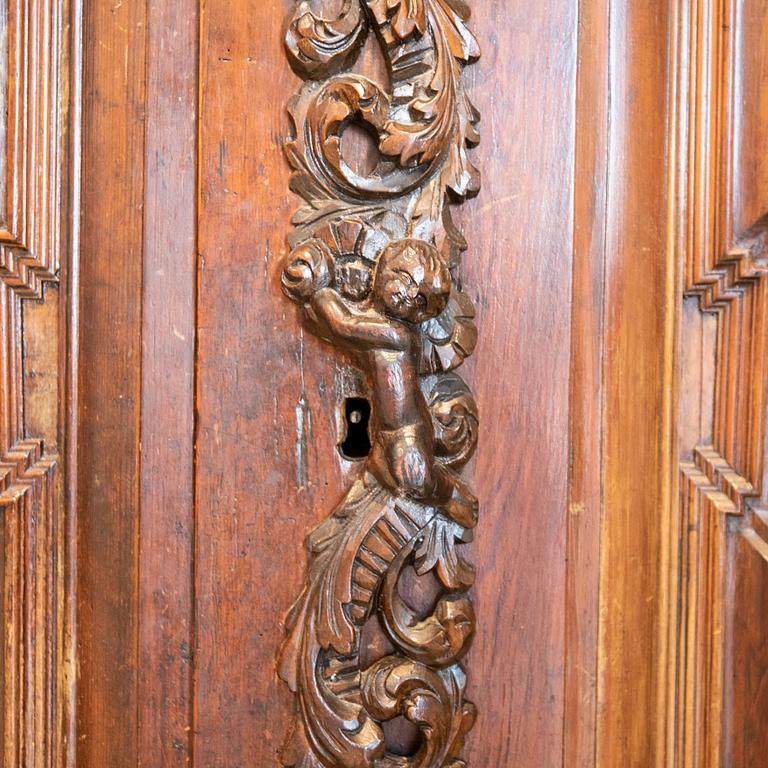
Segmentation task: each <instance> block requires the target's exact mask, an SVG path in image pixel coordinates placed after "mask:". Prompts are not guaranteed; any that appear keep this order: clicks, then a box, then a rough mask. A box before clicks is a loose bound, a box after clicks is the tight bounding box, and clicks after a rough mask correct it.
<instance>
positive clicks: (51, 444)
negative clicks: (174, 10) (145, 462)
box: [0, 0, 71, 768]
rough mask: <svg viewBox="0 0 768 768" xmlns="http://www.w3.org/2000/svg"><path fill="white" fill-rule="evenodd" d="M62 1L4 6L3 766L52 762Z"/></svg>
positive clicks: (56, 743) (62, 652)
mask: <svg viewBox="0 0 768 768" xmlns="http://www.w3.org/2000/svg"><path fill="white" fill-rule="evenodd" d="M69 10H70V6H69V5H68V3H66V2H63V1H62V0H45V1H44V2H26V1H25V0H16V1H15V2H10V3H3V5H2V7H0V17H1V18H0V24H1V25H2V30H1V31H0V336H1V337H2V344H1V345H0V349H1V350H2V351H0V531H2V533H0V540H1V542H2V543H1V544H0V546H1V547H2V554H0V591H2V597H0V607H1V608H2V622H3V641H2V646H1V647H0V666H1V667H2V672H0V701H1V702H2V716H0V737H1V738H2V749H1V750H0V762H2V764H3V765H9V766H13V767H14V768H16V766H21V765H23V766H25V768H26V766H30V767H32V768H38V767H42V766H53V765H60V764H61V760H62V756H63V751H64V750H65V749H66V746H65V743H64V739H63V738H62V737H63V730H64V725H63V724H64V722H65V721H66V719H67V717H68V716H69V712H70V703H71V702H70V700H69V694H70V690H69V687H68V681H67V679H66V676H65V674H64V673H63V670H64V668H65V658H67V657H68V656H69V655H70V651H71V648H70V647H69V645H68V638H67V637H65V634H64V596H63V589H62V588H63V579H62V578H61V574H62V572H63V569H64V567H65V564H66V551H65V543H66V542H65V528H66V520H67V518H66V509H65V503H64V486H63V477H62V472H61V463H60V455H61V451H62V450H63V448H64V444H65V429H64V409H63V400H62V398H61V397H60V395H61V394H62V393H63V392H64V379H65V369H66V326H65V322H66V312H67V302H66V293H64V294H62V292H61V291H60V289H59V287H58V286H56V285H55V284H54V283H55V282H56V281H57V280H58V277H59V270H60V268H66V265H67V261H68V259H67V248H66V245H67V240H68V235H69V231H70V230H69V223H68V218H67V215H66V214H67V211H68V190H69V184H70V181H71V177H70V173H69V167H68V153H67V142H68V137H69V135H70V134H69V131H68V114H69V102H68V98H67V97H68V87H69V67H68V57H69V40H68V37H67V19H68V13H69Z"/></svg>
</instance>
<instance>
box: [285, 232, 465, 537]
mask: <svg viewBox="0 0 768 768" xmlns="http://www.w3.org/2000/svg"><path fill="white" fill-rule="evenodd" d="M333 284H334V260H333V255H332V254H331V252H330V250H329V249H328V247H327V246H326V245H325V244H324V243H323V242H322V241H319V240H312V241H309V242H307V243H305V244H303V245H301V246H299V248H297V249H296V250H294V251H293V252H292V253H291V255H290V257H289V259H288V263H287V265H286V267H285V270H284V273H283V288H284V290H285V292H286V293H287V295H288V296H289V297H290V298H292V299H294V300H295V301H297V302H299V303H301V304H302V306H303V310H304V314H305V316H306V320H307V322H308V324H309V325H310V327H311V328H312V329H313V331H314V332H315V333H316V334H317V335H318V336H320V337H321V338H323V339H325V340H326V341H328V342H330V343H332V344H334V346H337V347H339V348H342V349H344V350H346V351H347V353H348V354H350V355H351V356H352V357H353V358H354V360H355V362H356V363H357V364H358V365H359V366H360V368H361V369H362V370H363V371H364V372H365V374H366V375H367V377H368V380H369V383H370V385H371V390H372V393H373V439H372V444H373V448H372V451H371V455H370V457H369V459H368V464H367V467H368V469H369V470H370V472H371V473H372V474H373V475H374V476H375V477H376V478H377V480H378V481H379V482H380V483H381V484H382V485H383V486H384V487H386V488H388V489H389V490H390V491H391V492H393V493H394V494H396V495H400V496H404V497H406V498H408V499H411V500H413V501H417V502H420V503H423V504H427V505H433V506H435V507H437V508H439V510H440V511H441V512H442V513H443V514H444V515H445V516H446V517H448V518H450V519H452V520H454V521H455V522H456V523H458V524H459V525H461V526H462V527H464V528H473V527H474V526H475V525H476V523H477V510H478V505H477V499H476V498H475V496H474V495H473V494H472V493H471V492H470V491H469V489H468V488H467V486H466V485H465V484H464V483H463V482H462V481H461V480H460V479H459V478H458V476H457V475H456V474H455V473H453V472H452V471H451V470H450V469H449V468H448V467H446V466H445V465H444V464H442V463H440V462H438V461H436V459H435V446H434V434H433V427H432V420H431V417H430V414H429V411H428V408H427V405H426V403H425V401H424V396H423V394H422V392H421V389H420V387H419V361H420V359H421V344H422V335H421V331H420V328H419V326H420V324H421V323H423V322H425V321H427V320H430V319H432V318H434V317H437V316H438V315H439V314H440V313H441V312H442V311H443V310H444V309H445V307H446V305H447V303H448V299H449V296H450V293H451V284H452V281H451V273H450V271H449V269H448V267H447V266H446V265H445V262H444V261H443V259H442V257H441V255H440V253H439V252H438V250H437V249H436V248H435V247H434V246H433V245H431V244H430V243H427V242H425V241H423V240H414V239H404V240H397V241H394V242H391V243H390V244H389V245H387V246H386V247H385V248H384V249H383V250H382V252H381V254H380V255H379V258H378V261H377V264H376V267H375V270H374V274H373V278H372V282H371V288H370V291H369V292H368V295H367V296H366V297H365V298H364V299H362V300H360V299H359V291H355V292H352V291H345V290H344V284H343V283H342V284H341V285H340V286H339V288H338V289H337V288H336V287H333ZM345 294H352V295H351V296H350V295H345Z"/></svg>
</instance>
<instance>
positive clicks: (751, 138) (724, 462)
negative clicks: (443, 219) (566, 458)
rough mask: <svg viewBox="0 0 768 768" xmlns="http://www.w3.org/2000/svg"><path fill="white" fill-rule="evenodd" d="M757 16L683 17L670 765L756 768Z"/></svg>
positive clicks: (761, 125)
mask: <svg viewBox="0 0 768 768" xmlns="http://www.w3.org/2000/svg"><path fill="white" fill-rule="evenodd" d="M766 14H768V5H766V3H765V2H764V0H745V2H736V1H735V0H734V1H732V2H730V1H729V2H725V3H710V2H703V3H699V4H697V5H696V6H695V7H688V6H687V5H686V4H685V3H680V4H679V14H678V19H677V21H678V25H679V26H678V34H677V37H676V45H675V48H674V53H675V55H676V56H677V61H678V65H677V66H678V80H677V87H678V94H679V95H678V99H679V100H678V103H677V105H676V112H675V120H674V122H673V123H672V127H673V130H674V131H675V132H676V133H675V134H674V137H675V140H676V141H677V143H678V152H679V162H678V166H677V167H676V169H675V171H676V172H675V173H674V174H673V177H672V178H673V181H674V183H675V185H676V190H677V200H676V202H677V209H676V215H677V217H678V218H677V225H676V227H675V229H674V233H675V237H676V246H677V249H678V250H677V252H678V254H679V258H680V262H679V268H680V269H681V273H682V274H681V282H682V288H681V292H684V293H685V295H686V297H687V298H686V299H685V306H684V311H683V316H682V322H681V327H680V345H681V367H682V386H681V390H680V391H681V403H680V406H681V407H680V417H681V428H680V431H679V452H680V455H681V458H682V464H681V483H680V498H681V506H682V509H683V511H684V515H685V516H684V518H683V520H682V530H681V540H682V550H681V551H682V562H681V566H682V567H681V571H680V572H681V584H680V590H681V611H682V614H681V617H680V618H681V624H682V632H681V636H680V644H679V649H678V665H679V668H680V670H681V677H680V680H681V684H680V699H679V708H678V717H677V730H676V733H675V736H676V744H675V761H676V762H675V765H680V766H686V767H688V766H691V767H693V766H713V767H714V766H720V765H727V766H729V767H730V766H733V768H742V766H744V768H746V766H752V765H759V764H760V763H761V762H763V761H764V759H765V749H766V742H765V738H764V735H763V733H761V730H760V729H759V728H757V727H755V726H756V723H757V722H758V721H759V720H760V719H762V718H764V716H765V711H766V710H765V706H766V702H765V697H764V696H763V695H762V693H761V687H760V686H761V680H763V679H764V676H765V674H766V668H765V655H764V652H763V650H762V648H764V647H765V644H766V640H768V627H766V622H765V615H766V614H765V608H766V593H765V583H766V578H767V577H768V546H767V545H766V541H768V537H767V536H766V533H768V531H766V528H765V524H764V522H763V521H764V516H765V511H764V510H765V504H766V495H765V494H766V489H765V484H764V459H765V451H766V448H765V439H766V432H765V413H766V392H767V391H768V384H766V352H767V351H768V350H767V348H766V344H767V343H768V325H766V323H767V322H768V278H767V275H766V270H765V264H764V257H765V246H766V221H767V219H766V216H767V215H768V196H767V195H766V182H768V175H766V168H767V167H768V166H766V162H765V152H764V148H765V145H766V141H768V131H767V130H766V115H768V111H767V104H766V101H765V93H764V91H765V78H766V76H767V75H768V66H767V65H766V59H765V53H764V51H765V19H766Z"/></svg>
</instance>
